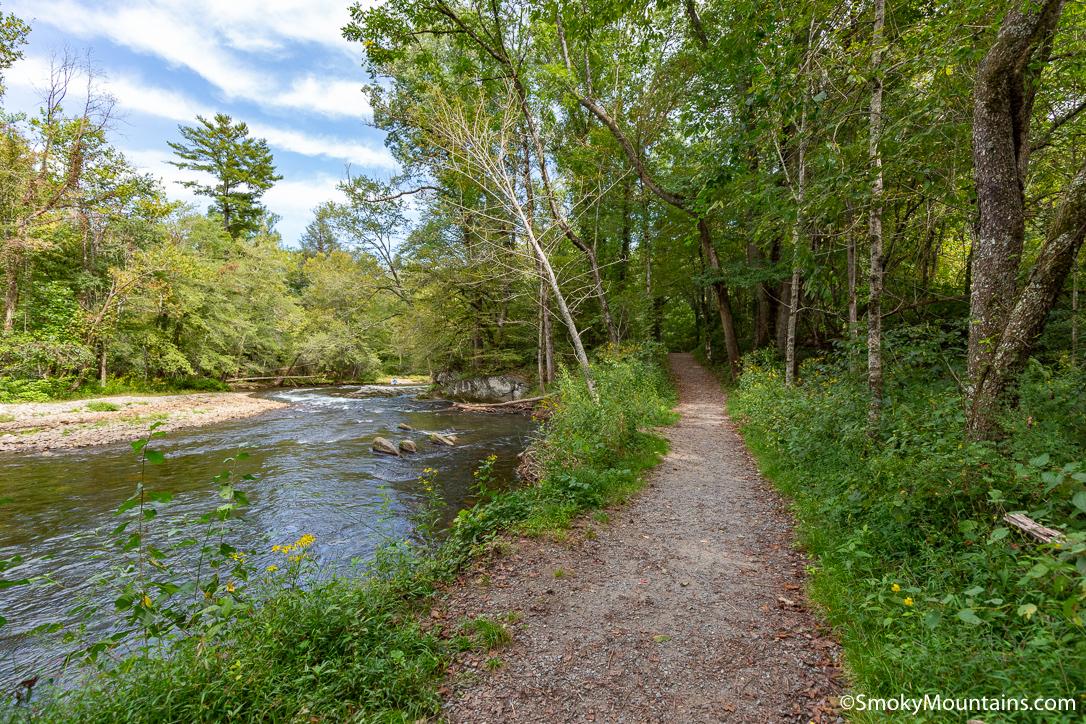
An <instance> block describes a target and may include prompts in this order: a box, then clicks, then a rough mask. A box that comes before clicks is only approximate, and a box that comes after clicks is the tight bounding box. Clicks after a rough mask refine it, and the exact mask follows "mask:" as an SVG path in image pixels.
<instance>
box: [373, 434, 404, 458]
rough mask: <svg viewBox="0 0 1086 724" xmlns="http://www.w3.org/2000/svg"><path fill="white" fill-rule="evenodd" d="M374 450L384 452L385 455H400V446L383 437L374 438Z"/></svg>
mask: <svg viewBox="0 0 1086 724" xmlns="http://www.w3.org/2000/svg"><path fill="white" fill-rule="evenodd" d="M373 451H374V452H379V453H384V454H385V455H395V456H396V457H399V456H400V450H399V448H397V447H396V446H395V445H393V444H392V443H391V442H389V441H388V440H386V439H385V438H383V437H375V438H373Z"/></svg>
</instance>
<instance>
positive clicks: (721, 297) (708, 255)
mask: <svg viewBox="0 0 1086 724" xmlns="http://www.w3.org/2000/svg"><path fill="white" fill-rule="evenodd" d="M698 238H699V239H701V250H702V253H703V254H705V260H706V262H708V264H709V270H710V272H711V273H712V274H713V276H714V277H716V279H714V281H713V285H712V286H713V295H714V296H715V297H716V309H717V314H718V315H719V316H720V326H721V328H722V329H723V330H724V349H725V351H726V352H727V353H728V369H729V371H730V372H731V378H732V379H733V380H735V379H738V378H739V359H740V356H739V341H738V340H737V339H736V336H735V318H734V316H733V315H732V304H731V300H730V299H728V287H727V286H725V284H724V282H723V281H721V280H720V278H719V275H720V273H721V272H720V259H719V257H717V255H716V247H714V246H713V239H712V237H711V236H710V234H709V225H708V224H707V223H706V222H705V219H698Z"/></svg>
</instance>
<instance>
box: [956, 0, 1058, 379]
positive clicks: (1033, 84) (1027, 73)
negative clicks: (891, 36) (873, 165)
mask: <svg viewBox="0 0 1086 724" xmlns="http://www.w3.org/2000/svg"><path fill="white" fill-rule="evenodd" d="M1063 4H1064V0H1045V2H1043V3H1031V4H1029V5H1026V6H1024V7H1025V9H1024V10H1018V9H1017V7H1015V8H1014V9H1011V10H1010V11H1009V12H1008V13H1007V15H1006V17H1005V18H1004V20H1003V24H1002V26H1001V27H1000V30H999V34H998V36H997V37H996V40H995V42H994V43H993V44H992V47H991V48H990V49H989V51H988V53H987V54H986V55H985V56H984V59H983V60H982V61H981V63H980V66H979V67H978V69H977V79H976V82H975V84H974V101H973V168H974V174H975V177H976V190H977V208H978V211H979V223H978V232H977V239H976V244H975V245H974V248H973V250H972V253H973V263H972V266H971V270H970V271H971V284H972V288H971V289H970V300H969V312H970V329H969V381H970V385H971V386H972V387H973V388H974V389H975V388H976V387H977V386H978V385H979V383H980V380H981V377H982V376H983V374H984V369H985V367H987V365H988V364H989V363H990V362H991V359H992V356H993V354H994V351H995V349H996V347H997V346H998V344H999V335H1000V334H1001V333H1002V331H1003V328H1004V327H1005V326H1006V322H1007V316H1008V314H1009V313H1010V311H1011V307H1012V305H1013V304H1014V299H1015V297H1016V296H1017V277H1018V267H1019V264H1020V262H1021V259H1022V244H1023V241H1024V239H1025V229H1026V211H1025V187H1026V172H1027V170H1028V166H1029V124H1030V116H1031V115H1032V111H1033V100H1034V97H1035V96H1036V93H1037V85H1038V80H1039V75H1040V72H1041V69H1042V68H1043V66H1044V64H1045V62H1046V60H1047V56H1048V53H1049V49H1050V48H1051V43H1052V36H1053V34H1054V33H1055V28H1056V24H1057V22H1058V21H1059V17H1060V13H1061V12H1062V10H1063Z"/></svg>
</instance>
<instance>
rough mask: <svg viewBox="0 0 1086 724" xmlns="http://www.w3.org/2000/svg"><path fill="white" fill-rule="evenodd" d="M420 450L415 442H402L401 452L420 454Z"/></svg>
mask: <svg viewBox="0 0 1086 724" xmlns="http://www.w3.org/2000/svg"><path fill="white" fill-rule="evenodd" d="M418 451H419V449H418V447H417V446H416V445H415V441H414V440H400V452H409V453H413V452H418Z"/></svg>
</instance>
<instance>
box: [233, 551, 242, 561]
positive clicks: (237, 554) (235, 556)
mask: <svg viewBox="0 0 1086 724" xmlns="http://www.w3.org/2000/svg"><path fill="white" fill-rule="evenodd" d="M230 557H231V558H233V559H234V560H235V561H237V562H238V563H244V562H245V554H244V553H242V552H241V551H237V552H235V553H231V554H230Z"/></svg>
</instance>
